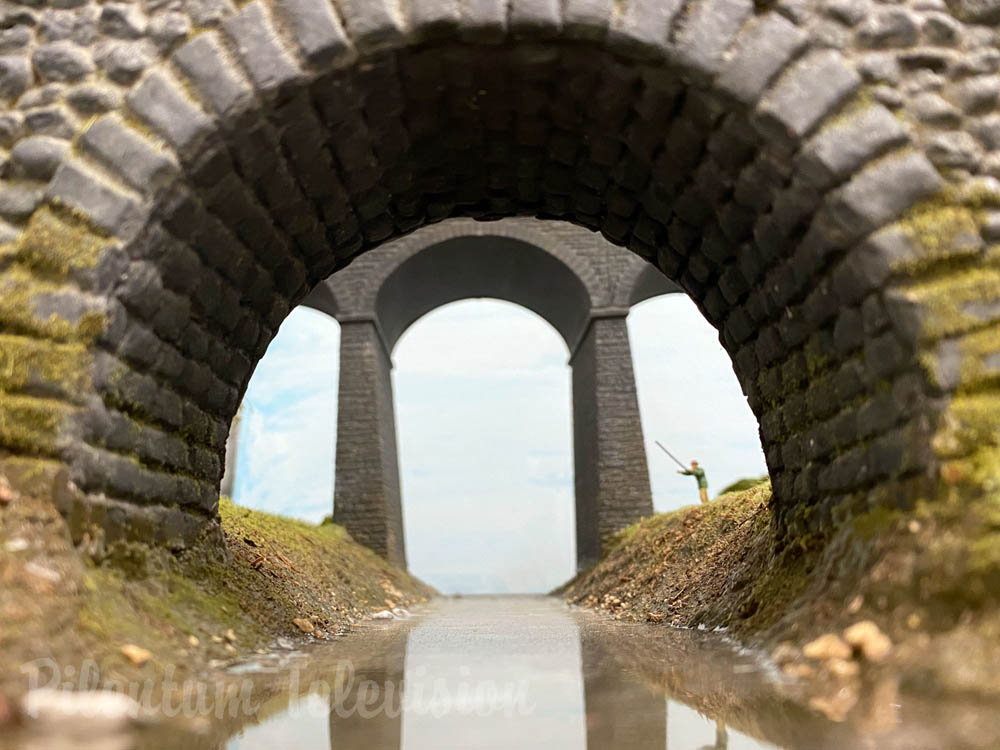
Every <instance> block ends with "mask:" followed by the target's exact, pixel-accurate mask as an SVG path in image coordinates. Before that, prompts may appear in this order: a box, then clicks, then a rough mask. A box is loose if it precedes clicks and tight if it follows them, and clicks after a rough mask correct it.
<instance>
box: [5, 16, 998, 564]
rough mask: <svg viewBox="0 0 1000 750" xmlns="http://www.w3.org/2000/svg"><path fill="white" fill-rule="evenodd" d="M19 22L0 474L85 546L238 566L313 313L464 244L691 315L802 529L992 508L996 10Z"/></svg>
mask: <svg viewBox="0 0 1000 750" xmlns="http://www.w3.org/2000/svg"><path fill="white" fill-rule="evenodd" d="M66 6H72V7H66ZM4 13H5V22H4V29H3V53H2V55H0V97H2V98H3V111H2V115H0V140H2V143H3V145H4V147H5V149H6V151H5V163H4V165H3V180H2V186H0V216H2V217H3V222H4V223H3V225H2V227H0V229H2V235H3V239H4V240H5V241H6V243H7V244H5V245H3V248H2V252H0V269H2V270H0V274H2V275H0V326H2V333H0V335H2V337H3V340H2V344H0V351H2V352H3V357H4V366H3V367H0V389H2V396H0V445H2V448H3V451H4V455H3V458H2V471H3V472H4V473H5V474H7V475H8V477H9V478H10V479H11V481H12V482H13V483H14V484H15V485H17V486H18V487H21V488H24V489H28V490H29V491H38V490H39V488H41V489H42V490H44V491H46V492H51V493H52V494H53V495H54V496H55V497H56V498H57V499H58V502H59V503H60V507H61V508H62V510H63V512H64V513H65V514H66V516H67V517H68V518H69V519H70V526H71V528H72V530H73V533H74V536H75V537H76V538H80V537H81V536H82V535H83V534H85V533H87V532H88V531H94V530H97V531H100V532H101V533H102V534H103V536H104V539H105V540H106V541H107V542H108V543H111V542H115V541H118V540H124V539H138V540H143V541H146V542H150V543H153V544H158V545H162V546H165V547H168V548H180V547H184V546H185V545H188V544H190V543H191V542H192V541H193V540H194V539H196V538H198V537H200V536H202V535H204V534H206V533H209V534H211V533H217V529H218V524H217V522H216V518H217V510H216V504H217V488H218V480H219V476H220V474H221V459H222V452H223V450H224V444H225V439H226V434H227V430H228V429H229V423H230V420H231V418H232V416H233V414H234V412H235V410H236V408H237V404H238V403H239V400H240V397H241V393H242V391H243V389H244V388H245V386H246V383H247V380H248V378H249V376H250V374H251V372H252V370H253V367H254V364H255V363H256V361H257V360H258V359H259V358H260V356H261V355H262V353H263V351H264V349H265V348H266V346H267V343H268V341H269V340H270V339H271V337H272V336H273V334H274V331H275V330H276V328H277V326H278V324H279V323H280V321H281V320H282V319H283V317H284V316H285V315H286V314H287V312H288V310H289V309H290V308H291V307H292V306H293V305H295V304H296V303H297V302H298V301H300V300H301V299H303V298H304V297H305V295H306V294H307V293H308V292H309V291H310V290H311V289H312V288H314V287H315V286H316V285H317V283H318V282H319V281H321V280H322V279H325V278H326V277H327V276H329V275H330V274H331V272H334V271H338V270H339V269H342V268H343V267H345V266H346V265H347V264H348V263H349V262H350V261H351V260H352V259H353V258H355V257H356V256H359V255H360V254H361V253H363V252H365V251H368V250H370V249H372V248H374V247H377V246H378V245H380V244H382V243H384V242H385V241H387V240H389V239H391V238H393V237H396V236H400V235H404V234H407V233H409V232H411V231H412V230H414V229H416V228H417V227H419V226H421V225H424V224H430V223H434V222H438V221H441V220H443V219H446V218H450V217H456V216H465V217H472V218H479V219H494V218H500V217H505V216H512V215H534V216H538V217H543V218H546V219H560V220H564V221H570V222H572V223H576V224H579V225H582V226H585V227H589V228H591V229H595V230H599V231H600V232H601V233H602V234H603V235H604V236H605V237H606V238H608V239H609V240H610V241H611V242H613V243H615V244H619V245H624V246H626V247H628V248H629V249H630V250H632V251H633V252H635V253H637V254H638V255H639V256H641V257H643V258H644V259H646V260H648V261H649V262H651V263H655V264H656V265H657V266H658V267H659V268H660V270H661V271H662V272H663V273H664V274H666V275H667V276H668V277H669V278H671V279H673V280H675V281H676V282H677V283H678V284H679V285H680V286H681V287H682V288H683V289H684V290H685V291H686V292H687V293H688V294H689V295H691V297H692V298H693V299H695V300H696V302H697V303H698V305H699V306H700V307H701V309H702V311H703V312H704V313H705V315H706V317H707V318H708V319H709V320H710V321H711V322H712V323H713V324H714V325H715V326H716V327H717V328H718V329H719V331H720V336H721V339H722V342H723V344H724V345H725V346H726V348H727V350H728V351H729V353H730V354H731V356H732V359H733V366H734V370H735V372H736V375H737V377H738V378H739V380H740V382H741V384H742V386H743V388H744V391H745V392H746V394H747V397H748V399H749V402H750V404H751V406H752V408H753V410H754V412H755V413H756V415H757V418H758V420H759V423H760V431H761V436H762V441H763V447H764V450H765V455H766V458H767V462H768V466H769V470H770V473H771V476H772V479H773V484H774V491H775V496H774V500H773V503H772V507H773V511H774V514H775V517H776V521H777V523H779V524H781V525H783V526H784V527H785V528H787V529H791V530H795V529H816V528H830V527H831V526H834V525H836V524H839V523H842V522H843V521H844V519H845V518H849V517H850V515H851V514H852V513H856V512H860V511H861V510H864V509H866V508H870V507H873V506H890V507H896V506H904V507H906V506H908V505H909V504H911V503H912V502H914V501H915V500H916V499H917V498H918V497H924V498H933V497H935V496H936V495H937V494H938V492H939V490H940V489H941V487H942V486H943V485H942V484H941V482H945V483H946V484H947V485H948V486H949V487H951V488H952V489H954V488H956V487H957V488H958V489H959V490H960V491H961V492H962V493H965V494H964V495H963V496H965V497H968V496H971V495H970V493H971V494H975V493H979V492H982V491H984V490H985V488H987V487H988V486H990V481H991V480H990V479H989V476H990V475H989V473H988V469H984V468H983V467H988V466H990V465H991V464H989V462H988V461H987V459H988V457H989V456H991V455H993V454H995V452H996V442H997V441H996V426H997V417H998V415H1000V407H998V402H997V394H996V386H997V383H998V381H997V362H998V361H1000V344H998V343H997V342H998V341H1000V338H998V337H997V335H996V322H997V319H998V317H1000V283H998V281H1000V271H998V269H997V265H996V263H997V261H996V257H997V254H996V252H995V246H994V245H993V243H994V241H995V240H996V238H997V237H998V236H1000V214H998V213H997V212H996V210H995V208H996V207H998V206H1000V186H998V183H997V181H996V179H995V177H994V175H995V174H996V173H998V170H1000V137H998V135H997V133H998V120H997V118H998V114H997V111H996V110H997V91H998V77H997V70H998V67H1000V53H998V50H997V45H996V40H997V34H996V31H997V30H996V24H997V21H998V18H1000V14H998V12H997V10H996V7H995V5H994V4H993V3H991V2H972V1H971V0H949V2H947V3H940V2H937V1H936V0H919V1H918V2H913V3H900V4H892V5H881V4H878V3H874V4H870V5H868V4H861V3H850V2H831V3H818V2H817V3H810V2H791V1H789V0H776V1H775V2H759V3H754V2H751V0H622V1H616V2H612V0H465V1H463V2H459V1H458V0H363V1H362V0H335V1H333V0H252V1H251V2H246V3H241V4H239V6H237V5H234V4H232V3H230V2H228V1H227V0H217V1H211V2H186V3H180V2H178V3H176V4H175V3H173V2H167V3H165V4H159V3H157V4H155V5H153V4H145V5H139V4H119V3H114V2H108V3H104V4H98V3H94V2H87V0H73V1H72V2H65V1H64V0H61V1H60V2H58V3H55V2H52V3H50V2H47V1H46V0H37V2H35V3H34V4H32V5H29V6H24V7H18V8H17V9H8V10H5V11H4ZM943 467H949V470H948V471H946V472H942V468H943ZM963 467H964V468H963ZM952 469H954V470H952ZM984 471H986V472H987V474H986V475H985V478H984V473H983V472H984Z"/></svg>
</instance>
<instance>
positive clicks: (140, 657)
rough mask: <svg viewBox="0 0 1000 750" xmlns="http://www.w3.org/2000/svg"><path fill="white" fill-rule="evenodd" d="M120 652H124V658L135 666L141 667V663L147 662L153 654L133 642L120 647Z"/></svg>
mask: <svg viewBox="0 0 1000 750" xmlns="http://www.w3.org/2000/svg"><path fill="white" fill-rule="evenodd" d="M120 650H121V652H122V654H124V656H125V658H126V659H128V660H129V661H130V662H132V663H133V664H135V665H136V666H137V667H141V666H142V665H143V664H145V663H146V662H148V661H149V660H150V659H151V658H152V656H153V654H152V653H151V652H150V651H148V650H147V649H144V648H143V647H142V646H136V645H135V644H133V643H127V644H125V645H124V646H122V647H121V649H120Z"/></svg>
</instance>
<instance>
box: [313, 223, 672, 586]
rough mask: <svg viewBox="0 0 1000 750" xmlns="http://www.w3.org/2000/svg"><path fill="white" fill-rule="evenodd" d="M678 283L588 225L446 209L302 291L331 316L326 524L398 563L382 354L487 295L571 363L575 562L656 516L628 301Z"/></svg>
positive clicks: (391, 434) (396, 494)
mask: <svg viewBox="0 0 1000 750" xmlns="http://www.w3.org/2000/svg"><path fill="white" fill-rule="evenodd" d="M680 291H681V289H680V288H679V287H678V286H677V285H676V284H674V283H673V282H671V281H670V280H669V279H667V278H666V277H665V276H664V275H663V274H661V273H659V272H658V271H657V270H656V268H655V267H654V266H652V265H650V264H649V263H646V262H644V261H643V260H642V258H640V257H638V256H637V255H635V254H633V253H629V252H628V251H627V250H625V249H623V248H620V247H616V246H614V245H610V244H608V243H607V242H606V241H605V240H603V239H602V238H601V237H600V236H599V235H595V234H594V233H593V232H590V231H587V230H586V229H583V228H580V227H574V226H571V225H568V224H554V223H552V222H549V223H543V222H541V221H538V220H535V219H504V220H502V221H499V222H490V223H483V222H475V221H471V220H468V219H456V220H453V221H450V222H447V223H444V224H441V225H437V226H433V227H427V228H424V229H420V230H418V231H417V232H415V233H414V234H412V235H409V236H407V237H405V238H403V239H400V240H396V241H394V242H390V243H387V244H386V245H383V246H381V247H379V248H377V249H376V250H373V251H372V252H370V253H367V254H365V255H364V256H362V257H360V258H358V260H356V261H355V262H354V263H352V264H351V265H350V266H348V267H347V268H346V269H344V270H343V271H340V272H338V273H336V274H334V275H333V276H332V277H330V279H329V280H328V281H327V282H324V283H321V284H320V285H318V286H317V287H316V288H315V289H313V291H312V292H311V293H310V295H309V296H307V297H306V298H305V300H303V303H302V304H304V305H307V306H309V307H313V308H315V309H318V310H321V311H323V312H325V313H327V314H329V315H331V316H333V317H334V318H336V319H337V320H338V321H339V322H340V324H341V328H340V332H341V334H340V335H341V338H340V372H341V379H340V391H339V396H338V410H337V436H338V437H337V463H336V473H335V492H334V495H335V501H334V520H335V521H336V522H337V523H339V524H341V525H343V526H344V527H346V528H347V529H348V531H350V532H351V534H352V535H353V536H354V538H355V539H358V540H359V541H362V542H363V543H365V544H367V545H368V546H369V547H371V548H373V549H375V550H376V551H378V552H379V553H380V554H382V555H384V556H386V557H387V558H389V559H390V560H393V561H394V562H397V563H400V564H404V565H405V562H406V555H405V544H404V539H403V521H402V509H401V503H400V485H399V468H398V458H397V455H396V427H395V419H394V408H393V397H392V381H391V377H390V369H391V367H392V364H391V357H392V352H393V349H394V348H395V346H396V342H397V341H398V339H399V337H400V336H401V335H402V333H403V332H404V331H405V330H406V329H407V328H408V327H409V326H410V325H412V324H413V323H414V322H416V320H417V319H418V318H420V317H421V316H423V315H425V314H426V313H428V312H430V311H431V310H433V309H435V308H437V307H440V306H441V305H444V304H447V303H448V302H454V301H455V300H459V299H467V298H470V297H492V298H495V299H502V300H506V301H508V302H513V303H516V304H519V305H521V306H523V307H526V308H528V309H529V310H532V311H533V312H535V313H537V314H538V315H539V316H540V317H542V318H544V319H545V320H546V321H548V322H549V323H550V324H551V325H552V326H553V328H555V329H556V330H557V331H558V332H559V333H560V335H561V336H562V337H563V340H564V341H565V342H566V347H567V349H568V351H569V362H570V365H571V367H572V370H573V443H574V467H575V469H574V475H575V482H576V526H577V539H576V548H577V558H578V562H579V564H580V566H581V567H583V566H586V565H587V564H588V563H592V562H594V561H596V560H597V559H599V558H600V546H601V539H603V538H606V537H607V536H608V535H609V534H612V533H614V532H615V531H618V530H619V529H621V528H623V527H625V526H628V525H629V524H631V523H633V522H634V521H637V520H639V519H640V518H642V517H644V516H649V515H651V514H652V512H653V501H652V495H651V493H650V488H649V476H648V471H647V466H646V451H645V447H644V445H643V438H642V426H641V424H640V421H639V405H638V402H637V400H636V390H635V377H634V374H633V370H632V355H631V347H630V345H629V339H628V329H627V327H626V324H625V319H626V317H627V316H628V313H629V309H630V307H631V305H634V304H636V303H638V302H641V301H643V300H644V299H648V298H649V297H653V296H656V295H660V294H668V293H671V292H680Z"/></svg>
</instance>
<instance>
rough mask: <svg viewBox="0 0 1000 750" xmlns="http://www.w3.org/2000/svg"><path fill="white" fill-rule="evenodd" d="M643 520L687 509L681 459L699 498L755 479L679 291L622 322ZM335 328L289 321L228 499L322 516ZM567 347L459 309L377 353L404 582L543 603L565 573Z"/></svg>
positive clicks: (508, 311) (509, 313)
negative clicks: (662, 447) (638, 442)
mask: <svg viewBox="0 0 1000 750" xmlns="http://www.w3.org/2000/svg"><path fill="white" fill-rule="evenodd" d="M628 328H629V334H630V337H631V342H632V354H633V360H634V366H635V372H636V380H637V383H638V391H639V409H640V414H641V420H642V426H643V431H644V435H645V439H646V450H647V456H648V460H649V464H650V481H651V484H652V490H653V502H654V506H655V508H656V510H657V511H664V510H671V509H674V508H679V507H682V506H684V505H688V504H691V503H693V502H697V489H696V485H695V482H694V480H693V478H690V477H681V476H678V475H677V473H676V470H677V467H676V466H675V465H674V464H673V462H671V461H670V460H669V459H668V458H667V457H666V456H665V455H663V454H662V453H661V452H660V451H659V449H658V448H656V446H655V444H654V443H653V440H660V441H661V442H663V443H665V444H666V445H667V447H669V448H670V449H671V450H672V451H673V452H674V453H675V454H676V455H678V457H679V458H681V460H683V461H685V462H687V461H689V460H690V459H692V458H696V459H698V460H699V461H700V462H701V464H702V465H703V467H704V468H705V470H706V472H707V474H708V479H709V485H710V486H709V492H710V493H711V494H713V495H714V494H715V492H717V491H718V490H720V489H721V488H722V487H724V486H725V485H726V484H728V483H730V482H732V481H734V480H736V479H739V478H742V477H746V476H759V475H761V474H764V473H766V467H765V464H764V456H763V454H762V452H761V449H760V441H759V438H758V436H757V424H756V420H755V419H754V417H753V414H752V413H751V411H750V408H749V406H748V405H747V403H746V400H745V398H744V397H743V394H742V392H741V391H740V387H739V383H738V382H737V380H736V376H735V375H734V374H733V371H732V365H731V364H730V361H729V357H728V355H727V354H726V352H725V350H723V348H722V347H721V345H720V344H719V342H718V338H717V334H716V332H715V330H714V329H713V328H712V327H711V326H710V325H709V324H708V323H707V322H706V321H705V320H704V319H703V318H702V317H701V314H700V313H699V312H698V310H697V308H696V307H695V306H694V304H693V303H692V302H691V301H690V300H689V299H688V298H687V297H685V296H684V295H680V294H674V295H669V296H664V297H658V298H655V299H652V300H649V301H647V302H644V303H642V304H640V305H637V306H636V307H635V308H633V310H632V312H631V314H630V315H629V318H628ZM339 341H340V336H339V326H338V324H337V323H336V322H335V321H334V320H332V319H331V318H329V317H327V316H326V315H324V314H322V313H319V312H316V311H313V310H309V309H305V308H299V309H296V310H294V311H293V312H292V313H291V315H289V317H288V318H287V320H286V321H285V322H284V324H283V325H282V327H281V330H280V331H279V333H278V335H277V337H276V338H275V339H274V341H273V342H272V343H271V346H270V348H269V349H268V351H267V354H266V355H265V356H264V358H263V359H262V360H261V362H260V364H259V365H258V367H257V371H256V372H255V374H254V376H253V379H252V380H251V381H250V386H249V388H248V390H247V395H246V398H245V400H244V411H243V422H242V425H241V432H240V450H239V456H238V464H237V474H236V488H235V492H234V494H235V495H236V498H235V499H236V501H237V502H238V503H240V504H242V505H246V506H249V507H252V508H258V509H261V510H267V511H270V512H273V513H280V514H284V515H289V516H295V517H298V518H303V519H306V520H310V521H317V522H318V521H319V520H321V519H322V518H323V517H324V516H326V515H328V514H330V512H331V509H332V497H333V472H334V451H335V445H336V443H335V441H336V435H335V433H336V421H337V417H336V392H337V377H338V348H339ZM567 357H568V351H567V348H566V344H565V343H564V342H563V340H562V338H561V337H560V336H559V334H557V333H556V331H555V329H553V328H552V327H551V326H550V325H549V324H548V323H546V322H545V321H544V320H542V319H541V318H539V317H538V316H537V315H535V314H534V313H532V312H529V311H527V310H525V309H524V308H521V307H518V306H516V305H512V304H510V303H507V302H500V301H496V300H466V301H462V302H456V303H453V304H450V305H446V306H444V307H441V308H439V309H437V310H435V311H433V312H431V313H429V314H427V315H426V316H424V317H423V318H421V319H420V320H419V321H417V323H416V324H414V325H413V326H412V327H411V328H410V329H409V330H408V331H407V332H406V333H405V334H404V335H403V336H402V338H401V339H400V341H399V343H398V345H397V346H396V350H395V351H394V352H393V362H394V366H395V367H394V370H393V383H394V388H395V398H396V423H397V437H398V442H399V456H400V477H401V481H402V493H403V516H404V526H405V535H406V546H407V556H408V559H409V567H410V570H411V571H412V572H413V573H414V574H415V575H417V576H418V577H420V578H422V579H424V580H425V581H427V582H428V583H430V584H432V585H433V586H436V587H437V588H438V589H439V590H440V591H442V592H443V593H487V592H490V593H494V592H541V591H549V590H551V589H552V588H554V587H556V586H558V585H559V584H560V583H562V582H564V581H565V580H566V579H568V578H569V577H571V576H572V575H573V573H574V572H575V569H576V557H575V532H574V508H573V446H572V414H571V408H570V402H571V398H570V393H571V391H570V369H569V365H568V364H567Z"/></svg>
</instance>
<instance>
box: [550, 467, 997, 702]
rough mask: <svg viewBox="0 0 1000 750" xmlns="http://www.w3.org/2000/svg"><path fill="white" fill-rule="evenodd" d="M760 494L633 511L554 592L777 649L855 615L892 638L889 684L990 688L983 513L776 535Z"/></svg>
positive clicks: (938, 510)
mask: <svg viewBox="0 0 1000 750" xmlns="http://www.w3.org/2000/svg"><path fill="white" fill-rule="evenodd" d="M770 496H771V488H770V484H769V483H765V484H761V485H759V486H756V487H752V488H750V489H747V490H743V491H739V492H733V493H729V494H725V495H722V496H720V497H719V498H717V499H715V500H714V501H713V502H712V503H710V504H708V505H697V506H692V507H688V508H682V509H680V510H677V511H674V512H671V513H665V514H660V515H656V516H653V517H651V518H647V519H643V520H642V521H640V522H639V523H636V524H634V525H633V526H631V527H629V528H627V529H625V530H623V531H622V532H620V533H619V534H618V535H617V537H616V538H615V539H613V540H612V543H611V545H610V546H609V549H608V551H607V552H606V554H605V556H604V558H603V559H602V560H601V561H600V562H599V563H598V564H597V565H596V566H595V567H593V568H592V569H590V570H588V571H584V572H582V573H581V574H580V575H578V576H577V577H576V578H575V579H573V580H572V581H570V582H569V583H568V584H566V585H565V586H564V587H563V588H562V589H561V590H560V591H559V593H560V594H561V595H562V596H563V597H565V598H566V599H567V600H568V601H570V602H572V603H574V604H578V605H581V606H585V607H589V608H593V609H600V610H604V611H606V612H608V613H610V614H612V615H613V616H614V617H616V618H619V619H624V620H645V621H649V622H653V623H664V624H670V625H674V626H679V627H697V626H704V627H708V628H713V627H725V628H727V629H728V632H729V634H730V635H731V636H732V637H734V638H736V639H737V640H740V641H741V642H744V643H748V644H751V645H757V646H761V647H764V648H767V649H769V650H771V649H774V648H775V647H777V646H779V645H780V644H784V648H783V650H782V652H781V653H784V654H786V655H787V654H788V653H789V648H791V652H792V653H796V651H797V652H798V653H800V654H801V647H802V646H804V645H805V644H807V643H809V642H810V641H812V640H813V639H815V638H817V637H819V636H822V635H827V634H836V635H838V637H840V635H842V634H843V633H844V631H845V629H846V628H848V627H850V626H851V625H853V624H855V623H858V622H860V621H865V620H868V621H872V622H874V623H876V625H877V626H878V627H879V628H880V629H881V631H882V632H884V633H885V634H887V635H888V636H889V638H890V639H891V641H892V643H893V649H892V652H891V657H890V658H889V659H888V660H887V661H886V662H885V663H883V664H880V665H879V667H878V669H879V670H895V672H896V673H897V674H898V675H899V677H900V679H901V680H902V684H903V687H909V688H913V689H917V690H920V691H927V690H947V691H949V692H950V693H951V694H968V695H1000V677H998V675H1000V637H998V634H1000V601H998V598H1000V586H997V579H996V566H993V565H984V563H983V557H984V555H983V551H982V548H983V546H984V545H986V546H988V547H989V551H990V554H991V555H992V557H991V558H990V560H993V559H995V558H997V557H1000V555H998V554H997V552H996V549H997V548H996V547H994V546H993V544H992V537H990V536H988V535H986V534H984V530H983V521H982V519H981V518H980V516H984V515H985V514H984V513H981V512H979V511H977V512H975V513H973V512H971V510H973V509H974V508H970V506H969V505H968V504H966V503H962V502H960V501H959V500H958V499H954V498H953V499H951V500H949V499H948V498H944V499H938V500H936V501H935V502H920V503H918V504H917V507H916V508H915V509H914V510H912V511H907V512H903V511H888V510H884V509H881V510H873V511H870V512H868V513H862V514H855V515H852V516H851V519H850V520H849V521H848V522H846V523H843V524H842V525H841V528H840V530H839V531H838V532H837V533H835V534H832V535H829V536H822V535H819V534H815V535H805V536H802V537H796V538H787V537H782V536H781V535H780V534H779V533H778V531H777V530H776V528H775V526H774V523H773V516H772V514H771V511H770V510H769V508H768V503H769V501H770ZM987 500H989V503H991V507H994V506H993V505H992V503H993V499H992V497H991V498H988V499H984V500H982V501H981V502H982V503H986V502H987ZM975 507H978V506H975ZM994 517H996V516H994ZM970 540H971V541H970ZM986 540H990V543H989V544H987V541H986ZM813 666H816V667H817V669H818V670H819V671H820V672H822V665H815V664H814V665H813ZM862 666H864V665H863V664H862ZM796 669H798V667H796ZM807 671H808V670H807Z"/></svg>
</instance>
